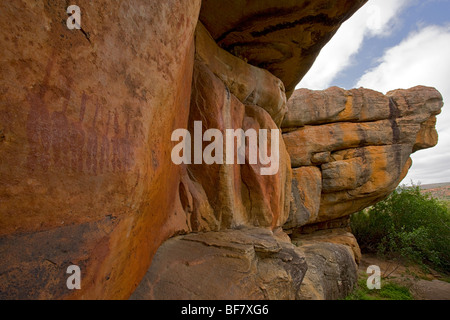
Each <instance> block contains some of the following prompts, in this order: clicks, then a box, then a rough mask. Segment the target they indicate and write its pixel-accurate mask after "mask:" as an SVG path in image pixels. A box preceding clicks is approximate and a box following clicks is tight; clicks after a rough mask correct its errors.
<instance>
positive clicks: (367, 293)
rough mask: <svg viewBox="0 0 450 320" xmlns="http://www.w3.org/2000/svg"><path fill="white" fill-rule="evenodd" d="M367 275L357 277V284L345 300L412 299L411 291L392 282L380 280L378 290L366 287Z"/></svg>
mask: <svg viewBox="0 0 450 320" xmlns="http://www.w3.org/2000/svg"><path fill="white" fill-rule="evenodd" d="M366 283H367V276H362V277H360V278H359V279H358V285H357V286H356V288H355V289H354V290H353V292H352V293H350V294H349V295H348V296H347V297H346V298H345V300H413V299H414V298H413V296H412V294H411V291H410V290H409V289H408V288H407V287H404V286H402V285H399V284H397V283H394V282H385V281H382V282H381V289H380V290H376V289H374V290H370V289H368V288H367V284H366Z"/></svg>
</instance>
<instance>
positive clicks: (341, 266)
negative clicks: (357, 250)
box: [297, 242, 358, 300]
mask: <svg viewBox="0 0 450 320" xmlns="http://www.w3.org/2000/svg"><path fill="white" fill-rule="evenodd" d="M301 248H302V250H303V251H304V253H305V257H306V263H307V264H308V271H307V272H306V275H305V278H304V279H303V282H302V284H301V286H300V290H299V291H298V294H297V299H298V300H336V299H342V298H345V297H346V296H347V295H348V294H349V293H350V292H351V291H352V290H353V288H354V286H355V284H356V280H357V271H358V268H357V265H356V263H355V260H354V258H353V255H352V252H351V250H350V249H349V248H348V247H347V246H345V245H341V244H335V243H330V242H316V243H309V244H305V245H302V246H301Z"/></svg>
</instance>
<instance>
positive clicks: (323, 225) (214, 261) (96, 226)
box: [0, 0, 442, 299]
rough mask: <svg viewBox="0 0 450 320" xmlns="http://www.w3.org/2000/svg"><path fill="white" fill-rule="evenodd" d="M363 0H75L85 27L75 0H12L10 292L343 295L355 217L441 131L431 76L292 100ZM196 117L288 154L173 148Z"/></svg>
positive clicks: (6, 201) (1, 283)
mask: <svg viewBox="0 0 450 320" xmlns="http://www.w3.org/2000/svg"><path fill="white" fill-rule="evenodd" d="M365 2H366V1H365V0H343V1H337V0H332V1H328V0H319V1H294V0H281V1H279V0H276V1H275V0H261V1H244V0H231V1H215V0H203V1H201V0H195V1H181V2H180V1H174V0H168V1H164V2H161V1H155V0H151V1H142V0H132V1H131V2H126V3H121V4H120V5H117V6H110V3H109V2H106V1H102V0H99V1H85V0H79V1H78V2H77V5H78V6H79V7H80V8H81V10H82V17H83V19H82V27H83V29H82V30H69V29H67V28H66V24H65V23H64V22H65V20H66V19H67V13H66V9H67V7H66V4H64V3H59V4H58V3H56V2H45V1H35V2H25V3H23V4H22V3H20V4H19V3H14V2H2V3H1V4H0V18H1V19H0V43H1V46H0V54H1V57H2V61H1V68H0V79H1V80H0V93H1V98H0V159H1V165H0V204H1V205H0V257H1V258H2V259H1V260H0V298H1V299H17V298H19V299H55V298H57V299H105V298H107V299H124V298H128V297H130V295H131V294H132V293H133V291H134V293H133V296H132V298H133V299H142V298H144V299H145V298H150V299H178V298H179V299H336V298H343V297H344V296H345V295H346V294H347V293H348V292H349V291H350V290H351V288H352V287H353V285H354V283H355V281H356V266H355V261H358V260H359V251H358V250H359V248H358V245H357V243H356V241H355V239H354V237H352V235H351V234H350V233H348V230H347V229H345V227H346V221H347V220H348V219H347V217H348V215H349V214H351V213H352V212H355V211H358V210H360V209H362V208H364V207H366V206H369V205H371V204H373V203H375V202H377V201H379V200H381V199H382V198H384V197H385V196H386V195H387V194H388V193H389V192H390V191H392V190H393V189H394V188H395V187H396V186H397V184H398V183H399V181H400V180H401V179H402V177H404V176H405V175H406V173H407V170H408V168H409V166H410V165H411V160H410V158H409V156H410V154H411V152H414V151H416V150H419V149H423V148H428V147H432V146H434V145H435V144H436V142H437V132H436V130H435V128H434V126H435V123H436V115H437V114H438V113H439V111H440V108H441V107H442V97H441V96H440V94H439V93H438V92H437V91H436V90H434V89H431V88H426V87H416V88H412V89H409V90H396V91H392V92H389V93H388V94H387V95H383V94H381V93H377V92H375V91H372V90H367V89H353V90H349V91H346V90H343V89H339V88H330V89H328V90H324V91H310V90H306V89H301V90H298V91H296V92H295V93H294V95H293V96H292V97H291V99H290V100H289V101H287V98H289V97H290V96H291V94H292V92H293V90H294V87H295V85H296V84H297V83H298V82H299V81H300V79H301V78H302V77H303V76H304V74H305V73H306V72H307V71H308V70H309V68H310V66H311V65H312V63H313V61H314V60H315V58H316V56H317V55H318V53H319V52H320V49H321V48H322V47H323V46H324V45H325V44H326V43H327V42H328V40H329V39H330V38H331V37H332V35H333V34H334V33H335V32H336V31H337V29H338V28H339V26H340V25H341V23H343V22H344V21H345V20H346V19H348V18H349V17H350V16H351V15H352V14H353V13H354V12H355V11H356V10H357V9H358V8H359V7H360V6H362V5H363V4H364V3H365ZM24 6H25V7H24ZM199 16H200V21H199ZM61 22H63V23H61ZM197 121H201V123H202V127H201V129H202V130H201V131H202V133H204V132H206V130H208V129H217V131H218V132H220V133H221V134H222V135H224V133H225V132H226V130H227V129H243V130H244V131H246V130H248V129H255V130H260V129H265V130H268V131H269V135H268V138H269V139H268V145H267V149H269V150H270V149H271V146H272V145H275V141H276V138H278V140H279V159H278V160H279V161H278V163H279V166H278V168H277V169H278V170H277V171H276V173H275V174H273V175H262V174H261V169H264V168H267V167H269V166H270V165H268V164H261V161H259V162H258V163H256V164H250V161H249V160H250V149H249V147H248V145H247V147H246V148H245V150H244V151H245V152H244V153H245V163H244V164H238V163H237V161H236V160H237V159H236V157H235V164H220V163H218V164H210V163H206V162H205V161H203V162H202V163H196V162H195V161H193V163H189V164H188V163H184V164H180V165H176V164H174V163H173V162H172V157H171V155H172V152H171V151H173V150H172V149H173V147H174V146H175V145H176V144H177V142H174V141H172V133H173V132H174V130H176V129H187V130H188V131H189V132H190V133H191V136H192V138H193V139H195V138H196V137H195V132H196V130H195V123H196V122H197ZM280 127H281V128H283V134H282V132H281V131H280V130H278V129H279V128H280ZM270 130H274V131H275V133H276V134H275V135H274V136H273V137H272V136H271V132H270ZM200 138H202V137H200ZM211 138H212V137H211ZM249 140H250V139H249ZM210 142H211V141H207V142H203V144H202V150H205V148H207V147H208V146H209V145H210ZM258 148H259V146H258V147H257V148H256V151H258ZM202 150H201V151H202ZM201 151H200V152H201ZM215 151H216V152H217V149H216V150H215ZM253 151H255V150H253ZM194 152H195V151H194ZM234 153H235V155H236V154H237V153H238V150H237V149H234ZM256 153H258V152H256ZM216 155H217V153H216ZM212 157H213V156H212V153H211V156H210V158H208V159H209V160H211V158H212ZM191 160H193V159H191ZM203 160H205V159H203ZM282 227H283V228H284V229H285V230H288V232H289V233H290V236H291V237H292V242H291V238H289V236H287V234H286V233H284V231H283V230H281V228H282ZM330 229H333V230H330ZM193 232H194V233H193ZM200 232H201V233H200ZM305 233H309V234H306V235H305ZM171 237H173V238H171ZM169 238H171V239H169ZM167 239H169V240H167ZM166 240H167V241H166ZM161 244H162V245H161ZM156 252H157V253H156ZM155 253H156V256H155V258H154V259H153V261H152V258H153V256H154V255H155ZM73 264H75V265H78V266H80V268H81V271H82V275H81V279H82V285H81V290H75V291H71V290H68V289H67V287H66V280H67V277H68V275H67V274H66V270H67V267H68V266H69V265H73ZM150 264H151V265H150ZM149 266H150V268H149ZM307 270H308V271H307ZM143 277H144V280H142V278H143ZM141 280H142V281H141ZM302 281H303V282H302ZM136 287H137V288H138V289H137V290H136V291H135V288H136Z"/></svg>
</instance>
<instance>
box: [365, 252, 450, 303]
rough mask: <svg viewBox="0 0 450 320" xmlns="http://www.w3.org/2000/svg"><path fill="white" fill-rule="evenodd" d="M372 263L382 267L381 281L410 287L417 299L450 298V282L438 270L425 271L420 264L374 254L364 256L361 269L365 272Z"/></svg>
mask: <svg viewBox="0 0 450 320" xmlns="http://www.w3.org/2000/svg"><path fill="white" fill-rule="evenodd" d="M370 265H376V266H379V267H380V269H381V281H382V282H381V283H383V280H389V281H393V282H397V283H399V284H401V285H403V286H405V287H408V288H409V289H410V290H411V293H412V294H413V296H414V298H415V299H417V300H450V283H448V282H445V281H442V280H440V279H441V275H440V274H439V273H437V272H431V273H424V272H423V270H422V269H421V268H420V267H418V266H408V267H407V266H405V265H403V264H401V263H399V262H396V261H389V260H381V259H379V258H377V257H376V256H374V255H363V256H362V259H361V263H360V265H359V271H360V272H361V273H365V272H366V271H367V267H368V266H370Z"/></svg>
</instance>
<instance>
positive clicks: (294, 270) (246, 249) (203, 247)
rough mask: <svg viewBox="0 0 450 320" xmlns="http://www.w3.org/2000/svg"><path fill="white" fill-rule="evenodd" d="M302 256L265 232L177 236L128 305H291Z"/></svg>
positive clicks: (164, 247)
mask: <svg viewBox="0 0 450 320" xmlns="http://www.w3.org/2000/svg"><path fill="white" fill-rule="evenodd" d="M306 270H307V266H306V263H305V257H304V255H303V252H302V251H301V250H300V249H298V248H297V247H295V246H294V245H292V244H291V243H290V242H286V241H285V240H283V239H282V238H281V237H278V236H276V235H274V233H273V232H272V231H270V230H267V229H259V228H250V229H247V228H244V229H239V230H223V231H219V232H206V233H198V234H194V233H192V234H189V235H185V236H179V237H175V238H172V239H170V240H168V241H166V242H165V243H164V244H163V245H162V246H161V247H160V248H159V249H158V252H157V254H156V255H155V258H154V259H153V262H152V265H151V267H150V268H149V270H148V272H147V274H146V275H145V277H144V279H143V280H142V282H141V283H140V285H139V286H138V288H137V289H136V291H135V292H134V293H133V295H132V296H131V299H157V300H174V299H176V300H230V299H231V300H261V299H266V300H267V299H271V300H280V299H282V300H293V299H295V298H296V297H297V295H298V292H299V289H300V285H301V283H302V280H303V277H304V275H305V272H306Z"/></svg>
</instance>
